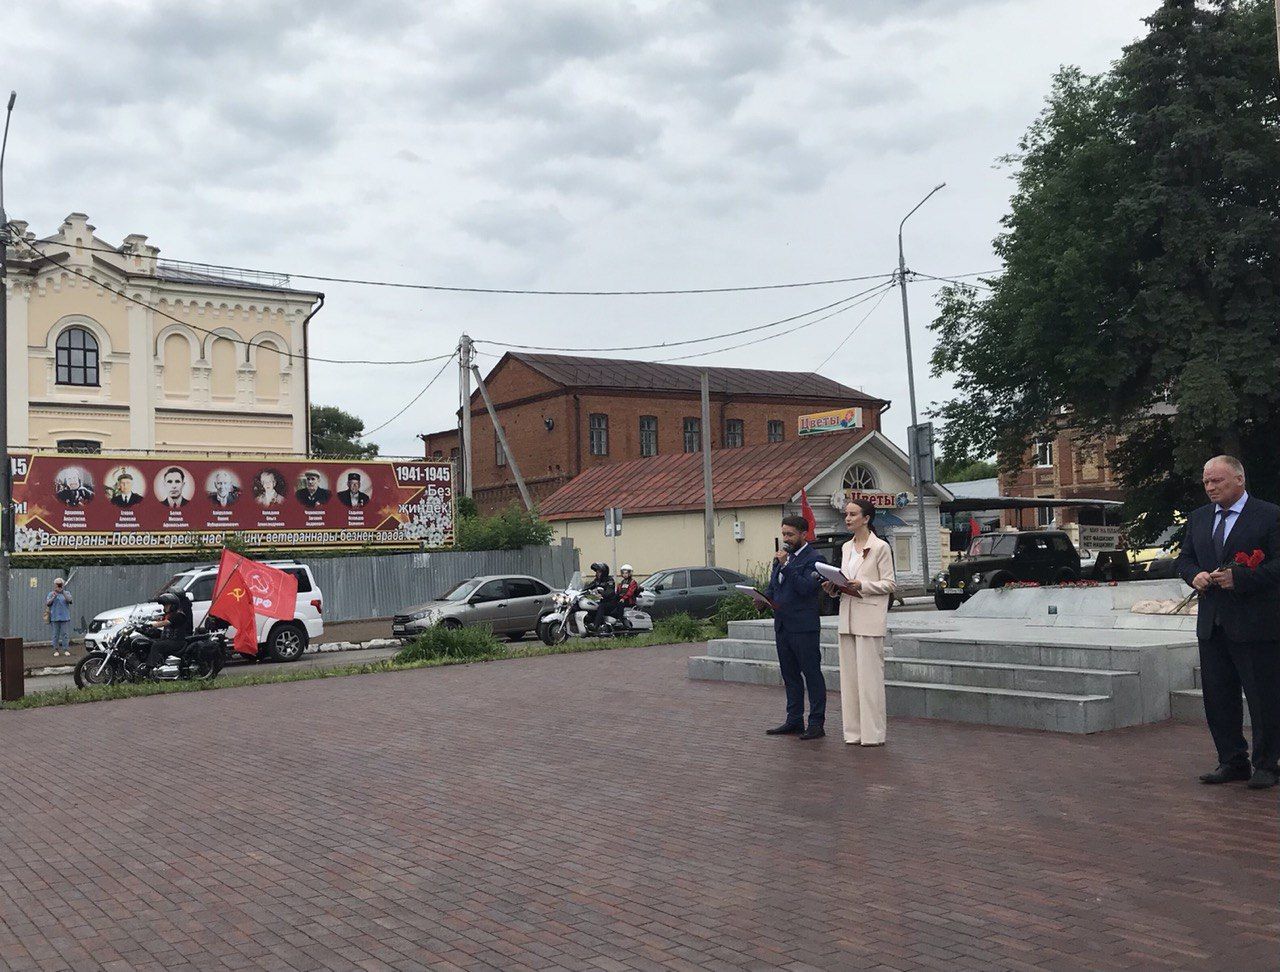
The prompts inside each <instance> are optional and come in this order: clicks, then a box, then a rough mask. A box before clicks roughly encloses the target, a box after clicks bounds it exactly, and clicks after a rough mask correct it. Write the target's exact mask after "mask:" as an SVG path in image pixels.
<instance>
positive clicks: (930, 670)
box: [706, 638, 1138, 695]
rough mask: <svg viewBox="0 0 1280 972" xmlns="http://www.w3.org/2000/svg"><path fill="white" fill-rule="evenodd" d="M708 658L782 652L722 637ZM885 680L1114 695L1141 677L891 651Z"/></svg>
mask: <svg viewBox="0 0 1280 972" xmlns="http://www.w3.org/2000/svg"><path fill="white" fill-rule="evenodd" d="M706 654H707V656H709V657H712V658H741V659H746V660H748V661H760V662H775V663H776V661H777V658H778V654H777V649H776V648H775V647H774V645H773V643H772V642H765V641H747V640H743V639H737V638H722V639H720V640H717V641H712V642H710V643H708V645H707V652H706ZM822 664H823V665H824V666H826V667H830V668H838V667H839V665H840V658H839V651H838V649H836V648H829V647H824V648H823V649H822ZM885 677H886V678H887V679H891V680H896V681H902V682H938V683H943V684H957V685H990V686H994V687H997V688H1023V689H1031V690H1036V691H1046V692H1066V693H1068V694H1082V693H1083V694H1100V695H1111V694H1113V692H1114V691H1115V690H1116V689H1117V687H1118V686H1119V683H1122V682H1132V683H1135V684H1134V685H1132V686H1131V687H1132V689H1133V691H1136V690H1137V686H1136V682H1137V679H1138V673H1137V672H1136V671H1124V670H1119V671H1116V670H1112V669H1105V668H1101V669H1100V668H1062V667H1053V666H1049V665H1020V664H1013V663H1009V662H981V661H969V660H960V659H951V658H917V657H904V658H900V657H897V655H896V653H895V652H894V651H893V649H890V650H889V651H888V652H887V655H886V658H885Z"/></svg>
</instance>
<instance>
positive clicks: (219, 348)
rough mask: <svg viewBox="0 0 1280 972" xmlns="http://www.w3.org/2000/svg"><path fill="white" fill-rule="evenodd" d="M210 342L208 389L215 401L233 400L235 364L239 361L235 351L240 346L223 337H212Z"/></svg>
mask: <svg viewBox="0 0 1280 972" xmlns="http://www.w3.org/2000/svg"><path fill="white" fill-rule="evenodd" d="M210 344H211V347H210V348H209V365H210V368H211V369H212V374H211V375H210V377H209V391H210V392H211V393H212V395H213V398H214V400H215V401H222V402H233V401H235V398H236V366H237V365H238V364H239V363H240V362H239V359H238V358H237V357H236V351H237V350H238V349H239V347H240V346H239V345H236V344H235V343H233V342H232V341H230V340H228V339H227V338H225V337H214V338H213V339H212V340H211V341H210Z"/></svg>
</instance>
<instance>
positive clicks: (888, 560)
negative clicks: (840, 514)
mask: <svg viewBox="0 0 1280 972" xmlns="http://www.w3.org/2000/svg"><path fill="white" fill-rule="evenodd" d="M875 515H876V508H875V507H874V506H872V505H871V504H870V503H869V502H867V501H866V500H853V501H851V502H850V503H848V504H847V505H846V506H845V508H844V522H845V525H846V526H847V527H848V528H849V530H850V531H851V532H852V533H853V539H852V540H850V541H849V542H848V543H846V544H845V545H844V551H843V557H842V559H841V562H840V571H841V573H843V574H844V576H845V577H847V578H848V581H847V583H846V586H845V587H844V588H843V589H842V588H838V587H836V586H835V584H833V583H831V582H830V581H828V582H827V584H826V585H825V586H826V588H827V593H828V594H832V595H834V594H836V593H839V594H840V595H841V597H840V627H839V636H840V708H841V711H842V712H843V715H844V741H845V742H847V743H851V744H861V745H863V746H883V745H884V737H885V703H884V635H885V627H886V624H885V622H886V619H887V618H888V615H889V599H890V598H891V597H892V596H893V593H894V588H895V586H896V585H895V583H894V575H893V557H892V555H891V554H890V553H889V545H888V544H887V543H885V542H884V541H883V540H881V539H880V538H879V537H878V536H876V535H875V533H873V532H872V530H871V523H872V521H873V520H874V519H875Z"/></svg>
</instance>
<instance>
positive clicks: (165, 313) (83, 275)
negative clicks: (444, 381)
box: [19, 238, 453, 365]
mask: <svg viewBox="0 0 1280 972" xmlns="http://www.w3.org/2000/svg"><path fill="white" fill-rule="evenodd" d="M19 242H21V243H22V244H23V245H24V246H26V247H27V248H28V249H30V250H31V251H33V252H34V253H35V254H36V256H37V257H38V258H39V259H41V260H44V261H46V262H47V263H53V265H54V266H56V267H57V268H58V269H59V270H65V271H66V272H67V273H70V274H74V275H75V276H77V277H81V278H82V279H84V280H87V281H89V282H90V283H91V284H93V285H94V286H95V287H101V288H102V289H103V290H106V291H109V292H110V293H113V294H115V295H116V296H117V297H123V298H124V299H125V300H127V301H129V302H130V303H134V304H137V305H138V306H139V307H145V308H147V309H148V310H150V311H153V312H155V313H156V314H159V315H160V316H161V317H164V318H166V319H168V320H171V321H173V322H174V323H175V324H181V325H182V326H183V327H189V328H191V329H192V330H193V331H200V332H202V333H204V334H210V335H216V336H217V337H220V338H222V339H223V340H224V341H230V342H231V343H232V344H240V345H243V346H245V347H256V348H259V349H261V348H270V349H271V350H272V351H274V352H275V353H276V354H277V355H281V356H284V355H287V356H288V357H290V358H301V359H302V360H304V361H321V362H324V363H325V364H362V365H413V364H429V363H430V362H432V361H441V360H444V359H445V358H451V357H453V354H452V353H450V354H440V355H435V356H434V357H430V358H415V359H412V360H405V361H374V360H361V359H355V358H319V357H316V356H315V355H313V354H302V353H301V352H297V351H281V350H280V349H279V348H277V347H276V346H275V345H273V344H254V343H253V342H252V341H245V340H244V339H242V338H233V337H229V336H228V335H226V334H218V333H217V332H216V331H211V330H209V328H207V327H201V326H200V325H199V324H192V323H191V322H190V321H184V320H182V319H181V318H180V317H174V316H173V315H172V314H170V313H169V312H168V311H164V310H161V309H160V308H159V307H157V306H156V305H155V304H151V303H148V302H147V301H145V300H140V299H139V298H137V297H131V296H130V295H129V294H126V293H125V292H124V291H123V290H117V289H116V288H115V287H112V286H109V285H108V284H105V283H103V282H102V281H101V280H98V279H96V278H94V277H91V276H89V274H87V273H84V272H82V271H80V270H77V269H75V268H74V267H68V266H64V265H63V264H60V263H54V261H53V260H52V259H51V258H50V257H47V256H45V255H44V254H43V253H41V252H40V251H39V250H37V249H36V248H35V247H34V246H33V245H32V244H31V243H30V242H29V241H27V240H24V239H20V238H19Z"/></svg>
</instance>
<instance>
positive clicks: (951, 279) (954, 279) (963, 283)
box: [907, 270, 1000, 290]
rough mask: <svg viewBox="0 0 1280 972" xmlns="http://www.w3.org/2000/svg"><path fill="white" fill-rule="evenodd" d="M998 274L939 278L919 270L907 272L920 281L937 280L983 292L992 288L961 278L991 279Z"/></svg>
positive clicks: (959, 274)
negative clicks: (976, 288) (977, 288)
mask: <svg viewBox="0 0 1280 972" xmlns="http://www.w3.org/2000/svg"><path fill="white" fill-rule="evenodd" d="M999 272H1000V271H998V270H993V271H991V273H955V274H952V275H951V276H949V277H939V276H935V275H934V274H931V273H921V272H920V271H919V270H908V271H907V273H908V275H910V276H913V277H920V278H921V279H924V280H938V281H941V282H943V283H953V284H960V285H961V286H963V287H980V288H982V289H983V290H992V289H993V288H992V287H991V286H989V285H988V284H984V283H982V282H981V281H976V280H962V279H961V278H962V277H993V276H995V275H996V274H997V273H999Z"/></svg>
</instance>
